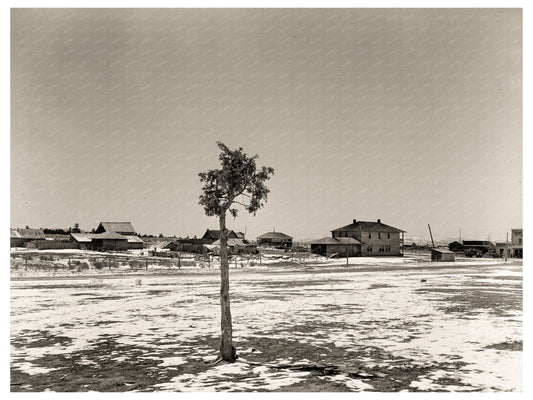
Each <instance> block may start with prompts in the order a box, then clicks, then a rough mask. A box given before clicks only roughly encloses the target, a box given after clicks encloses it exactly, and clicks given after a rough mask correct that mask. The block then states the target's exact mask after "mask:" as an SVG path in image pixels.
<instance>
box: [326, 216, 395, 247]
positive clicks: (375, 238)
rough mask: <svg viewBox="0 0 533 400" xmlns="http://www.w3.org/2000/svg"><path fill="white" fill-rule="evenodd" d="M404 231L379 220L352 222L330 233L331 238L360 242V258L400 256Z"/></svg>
mask: <svg viewBox="0 0 533 400" xmlns="http://www.w3.org/2000/svg"><path fill="white" fill-rule="evenodd" d="M404 233H405V231H402V230H401V229H398V228H395V227H393V226H390V225H386V224H384V223H382V222H381V219H378V220H377V221H376V222H374V221H357V220H355V219H354V220H353V222H352V223H351V224H350V225H346V226H343V227H341V228H337V229H334V230H332V231H331V234H332V236H333V238H343V237H351V238H354V239H357V240H358V241H359V242H361V256H401V255H403V254H402V248H403V239H404Z"/></svg>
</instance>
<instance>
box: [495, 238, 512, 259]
mask: <svg viewBox="0 0 533 400" xmlns="http://www.w3.org/2000/svg"><path fill="white" fill-rule="evenodd" d="M506 250H507V251H510V250H511V246H509V243H505V242H495V243H494V254H495V256H496V257H500V258H504V257H505V251H506ZM507 256H508V257H509V256H510V253H508V254H507Z"/></svg>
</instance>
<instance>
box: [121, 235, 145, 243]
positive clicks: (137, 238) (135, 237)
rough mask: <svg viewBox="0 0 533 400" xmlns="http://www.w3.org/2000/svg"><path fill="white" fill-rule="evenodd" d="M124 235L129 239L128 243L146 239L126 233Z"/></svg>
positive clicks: (142, 241)
mask: <svg viewBox="0 0 533 400" xmlns="http://www.w3.org/2000/svg"><path fill="white" fill-rule="evenodd" d="M124 237H125V238H126V239H128V243H144V240H142V239H141V238H140V237H138V236H135V235H124Z"/></svg>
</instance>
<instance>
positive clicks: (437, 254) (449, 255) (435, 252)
mask: <svg viewBox="0 0 533 400" xmlns="http://www.w3.org/2000/svg"><path fill="white" fill-rule="evenodd" d="M431 261H437V262H454V261H455V253H454V252H453V251H450V250H445V249H431Z"/></svg>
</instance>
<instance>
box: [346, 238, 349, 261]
mask: <svg viewBox="0 0 533 400" xmlns="http://www.w3.org/2000/svg"><path fill="white" fill-rule="evenodd" d="M346 239H347V240H346V266H348V250H349V248H350V245H349V243H350V238H349V237H348V238H346Z"/></svg>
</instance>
